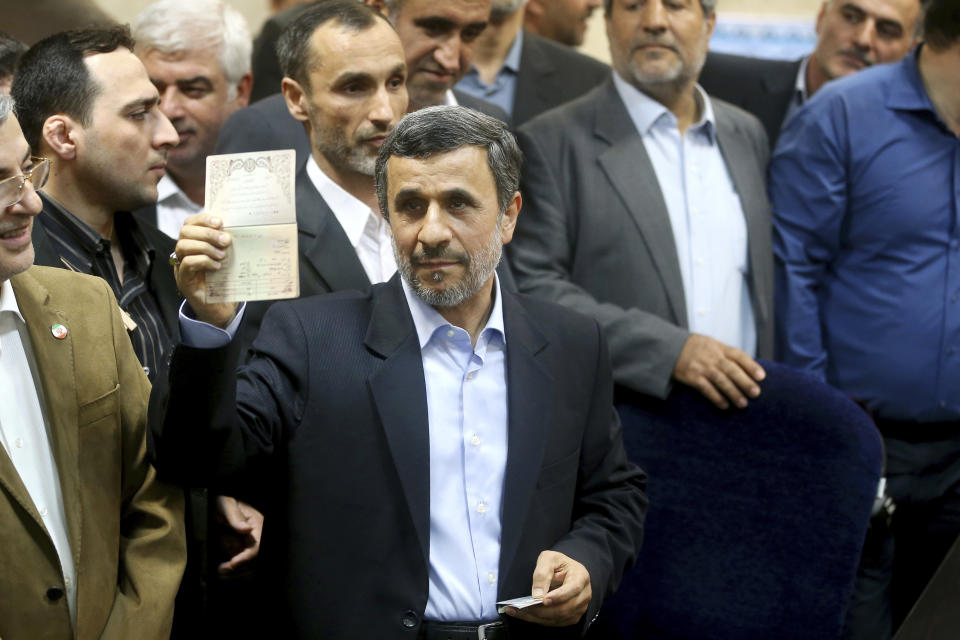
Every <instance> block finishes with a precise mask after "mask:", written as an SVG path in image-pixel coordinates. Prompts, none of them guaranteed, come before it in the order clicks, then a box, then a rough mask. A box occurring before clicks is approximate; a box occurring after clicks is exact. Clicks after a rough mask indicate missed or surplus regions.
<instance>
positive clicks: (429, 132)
mask: <svg viewBox="0 0 960 640" xmlns="http://www.w3.org/2000/svg"><path fill="white" fill-rule="evenodd" d="M468 145H469V146H474V147H481V148H483V149H486V151H487V164H488V165H489V166H490V172H491V173H493V181H494V183H495V184H496V186H497V204H498V205H499V210H500V215H503V213H504V212H505V211H506V210H507V207H508V206H510V201H511V200H512V199H513V194H515V193H516V192H517V189H518V188H519V186H520V169H521V167H522V165H523V154H522V153H521V152H520V147H519V146H518V145H517V140H516V138H514V137H513V134H512V133H510V129H508V128H507V125H505V124H504V123H502V122H500V121H499V120H497V119H496V118H491V117H490V116H488V115H484V114H482V113H480V112H479V111H474V110H473V109H468V108H466V107H458V106H446V105H441V106H437V107H427V108H426V109H420V110H419V111H415V112H413V113H411V114H408V115H406V116H404V117H403V119H402V120H401V121H400V123H399V124H397V126H396V127H395V128H394V129H393V131H391V132H390V135H388V136H387V139H386V140H384V141H383V144H382V145H381V146H380V153H379V154H378V155H377V165H376V169H375V171H374V177H375V179H376V182H377V199H378V200H379V201H380V211H381V212H382V213H383V217H384V218H388V217H389V215H390V214H389V209H388V207H387V161H388V160H389V159H390V158H391V157H392V156H397V157H400V158H429V157H430V156H432V155H434V154H437V153H447V152H449V151H455V150H457V149H459V148H460V147H465V146H468Z"/></svg>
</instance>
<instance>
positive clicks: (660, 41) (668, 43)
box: [631, 37, 680, 53]
mask: <svg viewBox="0 0 960 640" xmlns="http://www.w3.org/2000/svg"><path fill="white" fill-rule="evenodd" d="M650 45H656V46H658V47H666V48H667V49H670V50H671V51H673V52H674V53H680V48H679V46H678V45H677V42H676V40H673V39H672V38H650V37H646V38H637V39H636V40H634V41H633V42H632V43H631V49H632V50H633V51H636V50H637V49H640V48H641V47H648V46H650Z"/></svg>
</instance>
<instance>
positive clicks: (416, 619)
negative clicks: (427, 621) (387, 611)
mask: <svg viewBox="0 0 960 640" xmlns="http://www.w3.org/2000/svg"><path fill="white" fill-rule="evenodd" d="M400 624H402V625H403V626H404V627H406V628H407V629H413V628H414V627H415V626H417V625H418V624H420V616H418V615H417V613H416V611H413V610H409V611H407V612H405V613H404V614H403V615H402V616H400Z"/></svg>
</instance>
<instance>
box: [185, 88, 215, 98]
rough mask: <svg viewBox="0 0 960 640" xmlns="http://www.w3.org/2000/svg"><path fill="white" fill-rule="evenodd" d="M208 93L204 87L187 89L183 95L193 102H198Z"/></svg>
mask: <svg viewBox="0 0 960 640" xmlns="http://www.w3.org/2000/svg"><path fill="white" fill-rule="evenodd" d="M209 93H210V91H209V90H208V89H207V88H206V87H187V88H185V89H184V90H183V95H185V96H187V97H188V98H191V99H193V100H199V99H200V98H202V97H204V96H206V95H208V94H209Z"/></svg>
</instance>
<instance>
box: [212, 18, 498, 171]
mask: <svg viewBox="0 0 960 640" xmlns="http://www.w3.org/2000/svg"><path fill="white" fill-rule="evenodd" d="M324 1H326V0H324ZM357 1H358V2H359V1H360V0H357ZM365 1H366V4H369V5H371V6H373V7H375V8H376V9H377V10H379V11H381V12H382V13H383V14H384V15H386V16H387V18H388V19H389V20H390V22H391V24H393V25H394V27H395V28H396V30H397V33H398V34H399V35H400V41H401V42H402V43H403V49H404V52H405V55H406V61H407V74H408V80H407V91H408V94H409V100H410V103H409V110H410V111H414V110H415V109H419V108H421V107H424V106H428V105H434V104H462V105H464V106H466V107H470V108H471V109H476V110H478V111H481V112H483V113H486V114H488V115H491V116H494V117H496V118H499V119H501V120H503V121H504V122H506V121H507V119H508V116H507V114H506V113H505V112H504V111H503V110H502V109H500V108H499V107H497V106H495V105H492V104H490V103H488V102H485V101H483V100H479V99H477V98H474V97H473V96H471V95H469V94H467V93H463V92H461V91H457V90H455V89H452V87H453V85H454V84H456V82H457V81H458V80H459V79H460V78H462V77H463V74H465V73H466V72H467V69H469V68H470V61H471V59H472V56H473V45H474V41H475V40H476V38H477V36H478V35H479V34H480V32H481V31H483V29H484V27H485V26H486V21H487V14H488V13H489V10H490V0H454V1H449V2H443V3H439V2H434V1H433V0H403V1H401V0H392V1H385V0H365ZM312 4H314V3H308V4H304V5H301V6H297V7H294V8H292V9H289V10H288V11H284V12H282V13H280V14H279V15H277V16H276V17H274V18H272V19H271V20H269V21H268V22H267V24H266V25H265V26H264V28H263V31H262V32H261V34H260V36H259V37H258V38H257V41H256V43H255V44H254V54H253V58H254V60H253V70H254V81H253V84H254V86H253V96H252V98H251V100H256V102H254V103H253V104H252V105H251V106H249V107H247V108H246V109H240V110H239V111H237V112H236V113H234V114H233V115H232V116H230V118H228V119H227V122H226V123H225V124H224V126H223V129H222V130H221V132H220V138H219V140H218V141H217V150H216V151H217V153H238V152H241V151H266V150H270V149H295V150H296V152H297V168H298V169H299V168H300V167H301V166H303V164H304V163H305V162H306V160H307V157H308V156H309V150H310V145H309V143H308V141H307V138H306V136H305V135H304V132H303V128H302V126H300V125H299V123H297V122H296V120H294V118H292V117H291V116H290V115H289V114H288V113H287V107H286V104H285V103H284V100H283V98H282V97H281V96H279V95H276V93H277V92H278V91H280V88H281V80H282V79H283V72H282V71H281V70H280V66H281V65H280V62H279V59H278V56H277V50H276V44H277V41H278V39H279V37H280V34H281V33H282V31H283V29H284V28H286V27H287V26H289V25H290V24H292V23H293V22H294V21H295V20H296V18H297V17H298V16H299V15H301V14H302V13H303V12H305V11H309V10H310V7H311V5H312Z"/></svg>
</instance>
